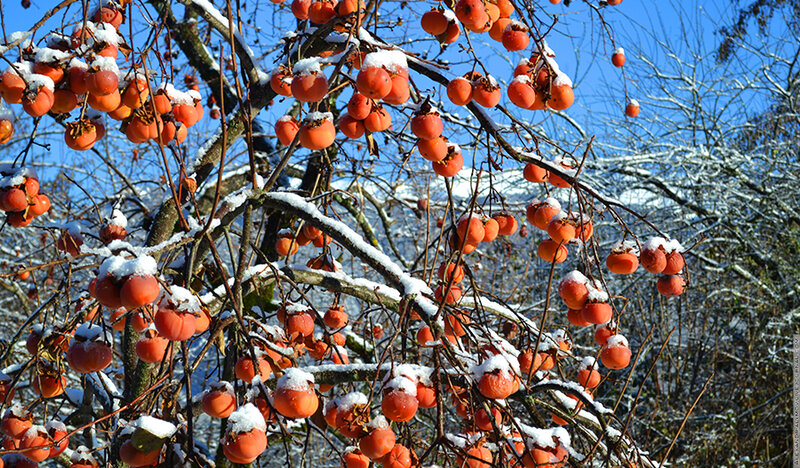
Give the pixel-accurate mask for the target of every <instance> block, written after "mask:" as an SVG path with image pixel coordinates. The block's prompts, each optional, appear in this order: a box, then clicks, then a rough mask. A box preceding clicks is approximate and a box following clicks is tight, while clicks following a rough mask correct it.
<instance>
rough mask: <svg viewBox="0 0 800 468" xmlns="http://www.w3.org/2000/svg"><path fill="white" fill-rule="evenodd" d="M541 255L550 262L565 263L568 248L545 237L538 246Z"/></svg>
mask: <svg viewBox="0 0 800 468" xmlns="http://www.w3.org/2000/svg"><path fill="white" fill-rule="evenodd" d="M536 253H537V254H538V255H539V257H540V258H541V259H542V260H544V261H546V262H549V263H553V262H555V263H563V262H564V260H566V259H567V255H568V251H567V248H566V247H565V246H564V245H563V244H560V243H558V242H556V241H554V240H552V239H545V240H543V241H542V242H540V243H539V246H538V247H537V248H536Z"/></svg>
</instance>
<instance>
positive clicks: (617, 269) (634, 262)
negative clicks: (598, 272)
mask: <svg viewBox="0 0 800 468" xmlns="http://www.w3.org/2000/svg"><path fill="white" fill-rule="evenodd" d="M606 267H608V271H610V272H611V273H616V274H618V275H630V274H631V273H634V272H635V271H636V269H637V268H639V259H638V258H637V257H636V255H634V254H632V253H630V252H611V253H610V254H609V255H608V257H606Z"/></svg>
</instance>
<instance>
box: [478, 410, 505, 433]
mask: <svg viewBox="0 0 800 468" xmlns="http://www.w3.org/2000/svg"><path fill="white" fill-rule="evenodd" d="M490 413H491V417H490V416H489V414H490ZM473 420H474V421H475V427H477V428H478V429H480V430H482V431H491V430H492V429H493V428H494V426H495V425H496V426H497V427H500V424H501V423H502V421H503V415H502V414H501V413H500V411H498V410H497V408H490V412H489V413H487V412H486V410H485V409H483V408H479V409H478V410H477V411H475V416H474V417H473ZM492 421H494V425H492Z"/></svg>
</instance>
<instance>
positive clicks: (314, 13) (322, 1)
mask: <svg viewBox="0 0 800 468" xmlns="http://www.w3.org/2000/svg"><path fill="white" fill-rule="evenodd" d="M335 4H336V2H333V1H331V0H314V1H313V2H312V3H311V5H309V7H308V19H309V20H311V22H312V23H314V24H325V23H327V22H328V21H330V20H332V19H333V17H334V16H336V5H335Z"/></svg>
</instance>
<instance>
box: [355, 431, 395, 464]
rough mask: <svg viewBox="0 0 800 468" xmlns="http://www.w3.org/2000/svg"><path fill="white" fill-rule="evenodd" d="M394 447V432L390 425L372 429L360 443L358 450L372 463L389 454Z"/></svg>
mask: <svg viewBox="0 0 800 468" xmlns="http://www.w3.org/2000/svg"><path fill="white" fill-rule="evenodd" d="M394 446H395V435H394V431H392V429H391V428H390V427H388V425H387V426H386V427H375V428H373V429H371V430H370V431H369V433H368V434H367V435H365V436H363V437H362V438H361V439H360V440H359V441H358V448H359V449H361V452H362V453H363V454H364V455H366V456H367V457H368V458H369V459H370V460H372V461H377V460H379V459H380V458H382V457H383V456H385V455H386V454H388V453H389V452H390V451H391V450H392V448H394Z"/></svg>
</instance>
